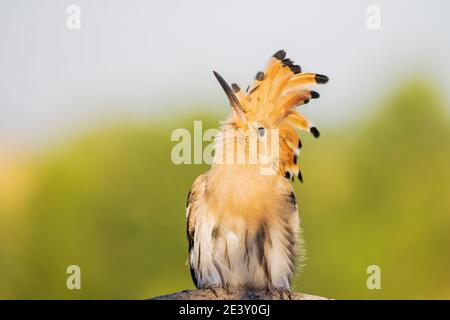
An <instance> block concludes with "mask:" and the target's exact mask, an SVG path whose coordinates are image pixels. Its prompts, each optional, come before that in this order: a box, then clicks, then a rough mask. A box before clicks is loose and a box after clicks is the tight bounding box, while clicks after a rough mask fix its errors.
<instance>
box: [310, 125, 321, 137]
mask: <svg viewBox="0 0 450 320" xmlns="http://www.w3.org/2000/svg"><path fill="white" fill-rule="evenodd" d="M309 131H310V132H311V133H312V135H313V136H314V138H318V137H319V136H320V132H319V130H318V129H317V128H316V127H311V129H309Z"/></svg>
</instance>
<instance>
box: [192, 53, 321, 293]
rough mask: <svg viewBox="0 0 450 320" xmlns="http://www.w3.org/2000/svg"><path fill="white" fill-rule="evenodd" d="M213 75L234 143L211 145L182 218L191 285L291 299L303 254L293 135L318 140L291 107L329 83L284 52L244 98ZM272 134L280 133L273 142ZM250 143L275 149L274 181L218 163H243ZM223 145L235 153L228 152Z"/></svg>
mask: <svg viewBox="0 0 450 320" xmlns="http://www.w3.org/2000/svg"><path fill="white" fill-rule="evenodd" d="M214 75H215V77H216V78H217V80H218V81H219V83H220V85H221V87H222V88H223V90H224V91H225V94H226V95H227V97H228V99H229V102H230V105H231V110H232V112H231V115H230V116H229V118H228V119H227V120H226V121H225V122H223V124H222V127H221V134H224V133H225V132H231V133H233V134H234V135H233V138H232V139H229V140H226V138H224V135H222V137H220V136H221V135H220V134H219V135H218V136H217V137H216V140H215V148H216V154H215V157H214V160H213V163H212V166H211V168H210V170H208V171H207V172H206V173H204V174H202V175H200V176H199V177H198V178H197V179H196V180H195V181H194V184H193V185H192V187H191V189H190V191H189V195H188V200H187V209H186V218H187V237H188V243H189V259H188V260H189V265H190V268H191V275H192V279H193V281H194V283H195V286H196V287H197V288H209V289H212V290H213V289H214V288H217V287H222V288H227V289H228V290H230V289H242V288H244V289H265V290H278V291H279V292H286V293H289V292H290V283H291V280H292V277H293V275H294V268H295V265H296V260H298V259H302V251H303V248H302V241H301V239H300V221H299V215H298V210H297V203H296V197H295V193H294V189H293V187H292V185H291V183H290V180H291V179H292V181H294V177H298V179H299V180H300V181H301V182H303V178H302V175H301V172H300V169H299V165H298V162H297V158H298V155H299V150H300V148H301V147H302V143H301V140H300V138H299V136H298V133H297V129H299V130H303V131H306V132H309V133H311V134H312V135H313V136H314V137H316V138H317V137H319V131H318V129H317V128H316V127H315V126H314V124H313V123H312V122H311V121H309V120H308V119H306V118H305V117H304V116H303V115H302V114H300V113H299V112H298V111H296V107H297V106H300V105H304V104H307V103H308V102H309V101H310V99H315V98H318V97H319V94H318V93H317V92H315V91H312V90H310V89H309V87H310V86H312V85H316V84H323V83H326V82H328V77H327V76H324V75H321V74H314V73H304V72H302V70H301V68H300V66H298V65H296V64H294V63H293V62H292V61H291V60H290V59H287V58H286V53H285V52H284V51H283V50H280V51H278V52H276V53H275V54H274V55H273V56H272V58H271V59H270V61H269V64H268V66H267V68H266V70H265V71H264V72H258V73H257V74H256V77H255V80H254V82H253V84H252V86H251V87H250V88H247V90H246V91H245V92H244V91H242V90H241V89H240V87H239V86H238V85H237V84H234V83H233V84H232V85H231V87H230V86H229V85H228V84H227V83H226V82H225V80H224V79H223V78H222V77H221V76H220V75H219V74H218V73H217V72H215V71H214ZM270 131H274V132H277V134H278V136H277V137H278V139H275V138H274V137H275V136H273V137H272V135H270V134H269V132H270ZM253 136H256V137H257V139H260V140H263V139H266V140H270V141H271V142H275V141H276V142H277V145H276V150H277V152H276V153H277V157H274V156H271V155H269V161H268V166H269V167H270V168H273V169H274V170H273V174H262V171H261V166H262V164H261V163H260V162H259V161H257V162H256V163H250V162H248V161H244V163H236V161H231V162H229V161H226V162H225V163H224V161H223V157H226V156H227V153H229V152H231V151H236V150H241V151H242V150H244V151H243V152H244V155H245V159H247V158H248V157H250V156H251V154H250V153H251V148H250V147H249V146H245V144H249V141H250V140H251V138H252V137H253ZM271 137H272V138H271ZM225 141H228V142H229V141H232V142H233V146H232V147H231V148H229V147H228V145H225V144H226V143H225ZM224 145H225V149H223V147H224ZM257 145H258V147H257V148H256V158H257V159H260V158H263V155H265V154H266V153H263V150H262V149H264V148H262V147H261V148H260V147H259V146H260V141H259V142H258V144H257ZM241 147H242V148H241ZM266 149H267V148H266ZM224 150H225V151H224ZM218 151H221V152H218ZM238 156H239V155H238ZM266 158H267V157H266ZM266 160H267V159H266Z"/></svg>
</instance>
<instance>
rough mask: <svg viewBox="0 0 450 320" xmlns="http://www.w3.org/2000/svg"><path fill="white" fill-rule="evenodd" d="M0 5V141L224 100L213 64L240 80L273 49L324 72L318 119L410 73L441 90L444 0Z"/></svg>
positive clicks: (448, 9) (343, 115) (112, 0)
mask: <svg viewBox="0 0 450 320" xmlns="http://www.w3.org/2000/svg"><path fill="white" fill-rule="evenodd" d="M71 4H75V5H78V6H80V8H81V26H82V27H81V30H75V31H69V30H68V29H67V28H66V19H67V17H68V15H67V13H66V9H67V7H68V6H69V5H71ZM372 4H375V5H378V6H379V7H380V8H381V29H380V30H369V29H368V28H367V27H366V20H367V17H368V15H367V13H366V9H367V7H368V6H369V5H372ZM0 6H1V10H0V43H1V50H0V141H12V142H13V143H18V144H25V145H32V144H38V143H40V142H42V141H51V140H52V139H53V138H55V137H60V136H61V135H62V134H64V133H66V132H69V131H70V130H74V129H75V130H78V129H77V128H80V126H82V125H85V124H87V123H92V122H93V121H98V120H102V119H104V118H108V117H111V116H117V115H123V114H130V113H131V114H135V115H138V116H140V117H141V118H149V119H151V118H158V117H161V114H163V113H169V114H173V116H176V115H177V114H179V113H180V112H181V113H183V112H184V113H189V111H190V109H188V106H192V105H195V104H196V103H199V104H202V105H205V104H206V105H208V103H209V105H211V107H214V108H216V107H220V106H223V108H226V107H227V100H226V98H225V96H224V94H223V93H222V91H221V89H220V87H219V85H218V84H217V82H216V80H215V79H214V77H213V75H212V72H211V71H212V70H213V69H214V70H217V71H218V72H220V73H221V74H222V75H223V76H224V78H225V79H226V80H227V81H229V82H237V83H239V84H241V87H244V88H245V87H246V85H247V84H249V83H250V81H251V80H252V78H253V76H254V74H255V73H256V72H257V71H258V70H260V69H263V67H264V66H265V64H266V62H267V60H268V58H269V57H270V55H271V54H273V53H274V52H275V51H277V50H278V49H286V51H287V53H288V56H289V57H290V58H292V59H293V60H294V61H295V62H296V63H298V64H300V65H301V66H302V68H303V70H305V71H312V72H318V73H323V74H326V75H328V76H329V77H330V79H331V80H330V82H329V83H328V84H327V85H326V86H323V87H320V88H318V91H319V92H320V93H321V98H320V99H319V100H318V101H315V102H314V104H310V105H309V106H308V110H307V111H306V113H307V114H308V115H310V116H311V117H312V118H313V119H314V122H315V123H317V124H319V127H321V125H320V124H329V125H336V124H340V123H342V122H343V121H346V120H347V119H353V118H354V117H356V116H360V115H362V114H365V113H367V112H370V110H371V108H374V107H375V106H376V102H378V101H379V99H382V98H384V97H386V96H387V95H388V94H389V91H390V89H391V88H392V87H395V85H396V82H397V81H399V80H402V79H404V78H405V77H406V76H408V75H411V74H415V73H423V74H424V75H426V76H427V77H428V78H430V79H431V80H433V81H435V83H436V85H438V88H440V89H441V91H442V92H443V93H444V94H445V96H446V98H447V99H448V98H449V97H450V93H449V92H450V91H449V90H448V89H449V88H450V40H449V39H450V18H449V16H448V15H449V14H450V2H449V1H446V0H441V1H439V0H433V1H407V0H404V1H399V0H396V1H392V0H390V1H361V0H343V1H333V0H328V1H316V0H314V1H312V0H310V1H299V0H296V1H245V2H244V1H235V0H227V1H207V0H197V1H143V0H142V1H138V0H127V1H125V0H122V1H119V0H71V1H65V0H40V1H32V0H28V1H22V0H2V1H1V4H0ZM367 101H374V103H373V104H370V105H367ZM184 106H186V107H185V108H183V107H184ZM180 109H181V110H180ZM183 109H186V110H183ZM174 111H177V113H175V112H174ZM143 116H145V117H143Z"/></svg>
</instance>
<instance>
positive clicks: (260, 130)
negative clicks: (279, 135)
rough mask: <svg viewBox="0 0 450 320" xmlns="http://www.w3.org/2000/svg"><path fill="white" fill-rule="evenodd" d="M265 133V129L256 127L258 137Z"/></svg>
mask: <svg viewBox="0 0 450 320" xmlns="http://www.w3.org/2000/svg"><path fill="white" fill-rule="evenodd" d="M265 133H266V130H265V129H264V128H263V127H259V128H258V134H259V136H260V137H264V134H265Z"/></svg>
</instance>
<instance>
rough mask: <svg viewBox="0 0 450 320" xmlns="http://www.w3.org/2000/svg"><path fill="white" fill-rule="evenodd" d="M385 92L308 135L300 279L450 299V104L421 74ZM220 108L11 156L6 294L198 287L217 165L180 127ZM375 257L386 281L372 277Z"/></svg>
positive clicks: (374, 294)
mask: <svg viewBox="0 0 450 320" xmlns="http://www.w3.org/2000/svg"><path fill="white" fill-rule="evenodd" d="M382 100H383V101H384V102H382V103H381V104H380V105H379V106H378V107H377V108H376V109H375V110H376V112H374V113H373V114H370V115H368V116H366V117H365V118H363V119H358V120H357V121H354V122H351V123H348V124H346V125H344V126H340V127H339V128H335V129H333V128H327V127H325V128H323V127H322V136H321V137H320V139H318V140H314V139H313V138H311V137H309V136H308V135H304V139H303V141H304V148H303V149H302V154H301V156H300V163H301V164H302V167H303V175H304V180H305V183H304V184H303V185H300V184H299V183H298V182H296V183H295V189H296V192H297V195H298V202H299V208H300V216H301V219H302V225H303V229H304V238H305V241H306V249H307V252H308V260H307V261H306V264H305V266H304V268H303V271H302V272H301V274H299V275H298V276H297V278H296V281H295V289H296V290H300V291H302V292H307V293H312V294H318V295H323V296H326V297H332V298H336V299H343V298H358V299H359V298H368V299H375V298H389V299H390V298H412V299H414V298H450V273H449V270H450V250H449V245H450V232H449V231H450V230H449V226H450V197H449V195H450V170H449V164H450V132H449V122H448V119H449V116H448V107H447V106H446V105H445V102H444V101H443V100H442V99H441V97H440V94H439V92H438V91H437V90H435V89H434V87H433V84H432V83H431V82H428V81H426V80H424V79H423V78H419V77H417V78H411V79H407V80H405V81H404V82H403V83H402V84H401V85H399V86H398V87H397V88H394V89H392V93H390V94H388V95H386V97H384V98H383V99H382ZM217 109H223V108H220V107H218V108H217ZM222 117H223V114H207V113H206V114H205V113H199V114H197V115H195V116H179V117H177V118H176V120H169V119H167V120H165V121H161V120H160V121H158V122H156V121H148V122H146V121H131V120H128V121H124V122H123V123H121V124H117V123H114V124H110V125H102V126H100V127H96V128H92V129H90V130H86V132H85V133H84V134H83V135H81V136H78V137H73V138H72V139H71V140H70V141H65V142H64V143H60V144H56V145H54V146H52V147H51V148H48V149H47V150H46V151H45V152H39V153H36V154H35V155H34V156H33V157H32V158H27V159H26V160H24V161H19V159H17V158H16V159H14V161H10V162H8V161H3V166H2V168H1V169H0V170H2V173H3V174H4V175H3V179H2V180H1V183H0V185H2V188H1V189H0V190H1V193H0V195H1V199H2V200H3V201H1V202H0V204H1V205H2V207H1V208H0V210H1V214H0V257H1V259H0V283H1V286H0V298H7V299H10V298H64V299H65V298H102V299H103V298H126V299H128V298H139V299H141V298H149V297H152V296H156V295H161V294H166V293H170V292H172V291H179V290H183V289H188V288H193V284H192V282H191V279H190V273H189V269H188V267H187V265H186V256H187V243H186V239H185V199H186V194H187V191H188V189H189V187H190V185H191V184H192V182H193V180H194V178H195V177H196V176H197V175H199V174H200V173H202V172H204V171H205V170H206V169H207V166H204V165H181V166H176V165H173V164H172V162H171V161H170V151H171V148H172V147H173V146H174V145H175V144H176V142H171V141H170V135H171V132H172V131H173V130H174V129H175V128H179V127H185V128H188V129H189V128H192V126H193V120H204V123H203V128H204V129H206V128H209V127H217V125H218V120H220V119H221V118H222ZM4 159H6V157H5V158H4ZM6 172H8V174H6ZM8 179H9V180H8ZM11 181H14V183H11ZM71 264H76V265H79V266H80V267H81V271H82V290H73V291H69V290H67V289H66V287H65V283H66V278H67V275H66V274H65V270H66V268H67V266H68V265H71ZM372 264H376V265H379V266H380V268H381V272H382V278H381V279H382V280H381V284H382V289H381V290H368V289H367V287H366V279H367V277H368V275H367V274H366V268H367V266H369V265H372Z"/></svg>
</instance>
